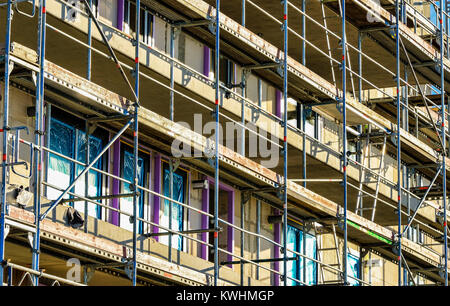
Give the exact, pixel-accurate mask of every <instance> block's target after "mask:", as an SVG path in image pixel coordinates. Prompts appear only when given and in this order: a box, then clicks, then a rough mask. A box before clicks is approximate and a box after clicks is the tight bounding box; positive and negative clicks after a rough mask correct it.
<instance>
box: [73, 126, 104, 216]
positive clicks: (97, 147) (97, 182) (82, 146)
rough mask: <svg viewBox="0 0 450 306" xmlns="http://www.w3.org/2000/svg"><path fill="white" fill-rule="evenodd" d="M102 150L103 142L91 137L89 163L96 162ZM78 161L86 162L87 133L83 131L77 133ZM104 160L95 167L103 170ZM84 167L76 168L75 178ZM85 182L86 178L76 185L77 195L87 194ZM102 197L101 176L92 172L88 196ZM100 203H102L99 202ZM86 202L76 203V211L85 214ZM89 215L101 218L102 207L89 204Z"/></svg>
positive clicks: (89, 177) (99, 161) (90, 172)
mask: <svg viewBox="0 0 450 306" xmlns="http://www.w3.org/2000/svg"><path fill="white" fill-rule="evenodd" d="M101 150H102V141H101V140H100V139H99V138H97V137H95V136H92V135H90V136H89V161H92V160H94V158H95V157H97V156H98V154H100V152H101ZM76 152H77V154H76V159H77V160H78V161H80V162H83V163H84V162H86V133H84V132H82V131H77V146H76ZM102 158H103V157H101V158H100V159H99V160H98V161H97V162H96V163H95V165H94V167H95V168H97V169H101V166H102ZM83 169H84V167H83V166H81V165H76V166H75V170H76V171H75V176H78V175H79V174H80V173H81V172H82V171H83ZM85 181H86V178H85V177H82V178H80V179H79V180H78V181H77V183H76V184H75V193H76V194H80V195H84V194H85ZM100 195H101V174H100V173H98V172H96V171H93V170H90V171H89V176H88V196H100ZM98 202H100V201H98ZM84 206H85V203H84V201H78V202H74V207H75V209H77V210H79V211H80V212H83V213H84ZM88 214H89V216H93V217H96V218H100V217H101V207H100V206H97V205H95V204H94V203H88Z"/></svg>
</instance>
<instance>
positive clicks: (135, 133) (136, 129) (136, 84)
mask: <svg viewBox="0 0 450 306" xmlns="http://www.w3.org/2000/svg"><path fill="white" fill-rule="evenodd" d="M140 12H141V1H140V0H136V38H135V39H136V40H135V44H136V45H135V58H134V63H135V68H134V77H135V80H134V81H135V82H134V93H135V96H136V101H135V104H134V122H133V142H134V147H133V155H134V167H133V170H134V172H133V174H134V175H133V182H134V186H133V262H132V264H133V270H132V283H133V286H136V280H137V263H136V261H137V256H136V253H137V230H138V229H137V219H138V208H137V207H138V201H139V196H140V195H139V193H140V192H139V191H138V185H139V177H138V175H139V174H138V160H139V156H138V154H139V150H138V149H139V138H138V132H139V121H138V111H139V47H140V39H139V34H140V24H141V23H140Z"/></svg>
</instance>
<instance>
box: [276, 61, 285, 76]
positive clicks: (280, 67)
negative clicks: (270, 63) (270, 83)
mask: <svg viewBox="0 0 450 306" xmlns="http://www.w3.org/2000/svg"><path fill="white" fill-rule="evenodd" d="M276 70H277V73H278V75H279V76H280V77H282V78H284V64H281V63H280V64H279V65H278V66H277V68H276Z"/></svg>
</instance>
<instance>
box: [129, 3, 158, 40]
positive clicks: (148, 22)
mask: <svg viewBox="0 0 450 306" xmlns="http://www.w3.org/2000/svg"><path fill="white" fill-rule="evenodd" d="M139 15H140V16H139V19H140V25H139V27H140V29H139V33H140V40H141V41H142V42H143V43H145V44H147V45H151V44H152V36H153V15H152V14H151V13H150V11H149V9H148V8H147V7H146V6H145V5H143V4H141V11H140V14H139ZM123 31H124V32H125V33H127V34H130V35H135V34H136V4H135V3H133V2H130V1H128V0H125V1H124V12H123Z"/></svg>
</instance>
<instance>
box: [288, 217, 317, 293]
mask: <svg viewBox="0 0 450 306" xmlns="http://www.w3.org/2000/svg"><path fill="white" fill-rule="evenodd" d="M287 232H288V235H287V248H288V249H290V250H294V251H296V252H299V253H302V254H303V247H304V246H303V245H304V244H305V246H306V252H305V255H306V256H308V257H311V258H314V259H316V258H317V248H316V237H314V236H313V235H310V234H308V233H307V234H306V235H304V234H303V232H302V231H300V230H299V229H297V228H296V227H293V226H290V225H288V228H287ZM303 239H306V240H305V241H304V240H303ZM287 255H288V257H295V256H296V255H295V254H294V253H292V252H288V254H287ZM287 275H288V276H290V277H292V278H295V279H298V280H300V281H302V282H305V283H306V284H308V285H314V284H317V263H316V262H314V261H312V260H310V259H306V260H305V258H303V257H301V256H300V258H299V259H298V260H289V261H288V262H287ZM287 284H288V285H289V286H298V285H300V283H298V282H296V281H294V280H291V279H288V282H287Z"/></svg>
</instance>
